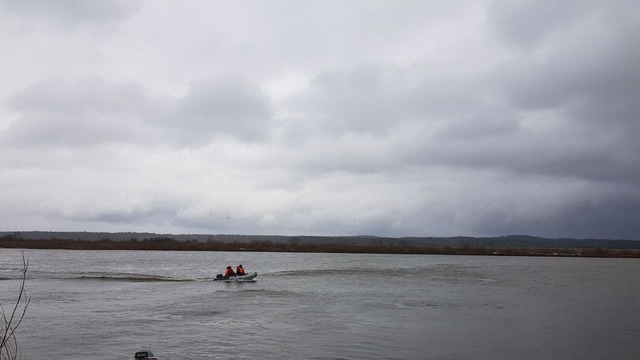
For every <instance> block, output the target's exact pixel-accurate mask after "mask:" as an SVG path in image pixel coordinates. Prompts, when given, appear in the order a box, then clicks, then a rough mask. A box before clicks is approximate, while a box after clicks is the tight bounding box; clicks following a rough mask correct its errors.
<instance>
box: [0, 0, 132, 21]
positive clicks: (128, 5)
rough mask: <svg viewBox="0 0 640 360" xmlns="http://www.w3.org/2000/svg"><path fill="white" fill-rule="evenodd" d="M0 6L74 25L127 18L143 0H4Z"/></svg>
mask: <svg viewBox="0 0 640 360" xmlns="http://www.w3.org/2000/svg"><path fill="white" fill-rule="evenodd" d="M0 7H2V8H4V9H6V10H8V11H10V12H12V13H14V14H16V15H20V16H24V17H26V18H32V19H37V20H41V19H45V20H49V21H54V22H56V24H59V25H63V26H71V25H77V24H83V23H104V22H108V21H114V20H115V21H118V20H123V19H125V18H127V17H128V16H130V15H131V14H132V13H133V12H135V11H136V10H137V9H138V7H139V1H137V0H131V1H129V0H110V1H82V0H59V1H46V0H29V1H11V0H0Z"/></svg>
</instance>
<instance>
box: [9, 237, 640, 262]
mask: <svg viewBox="0 0 640 360" xmlns="http://www.w3.org/2000/svg"><path fill="white" fill-rule="evenodd" d="M0 247H1V248H21V249H68V250H160V251H162V250H164V251H276V252H321V253H372V254H434V255H495V256H572V257H615V258H640V251H639V250H634V249H602V248H580V249H566V248H561V249H560V248H558V249H553V248H538V249H531V248H495V247H492V248H489V247H482V248H474V247H448V246H447V247H429V246H408V245H349V244H297V243H274V242H271V241H252V242H247V243H240V242H197V241H177V240H174V239H170V238H162V237H160V238H153V239H144V240H141V241H140V240H137V239H131V240H127V241H112V240H109V239H103V240H96V241H86V240H70V239H39V240H38V239H34V240H25V239H20V238H16V237H14V236H4V237H2V238H0Z"/></svg>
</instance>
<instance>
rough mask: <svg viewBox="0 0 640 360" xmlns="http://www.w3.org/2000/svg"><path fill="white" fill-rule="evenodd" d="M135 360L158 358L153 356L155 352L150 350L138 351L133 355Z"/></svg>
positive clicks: (156, 359) (155, 359) (154, 359)
mask: <svg viewBox="0 0 640 360" xmlns="http://www.w3.org/2000/svg"><path fill="white" fill-rule="evenodd" d="M133 359H134V360H158V358H157V357H155V356H153V353H152V352H151V351H149V350H142V351H137V352H136V354H135V355H134V356H133Z"/></svg>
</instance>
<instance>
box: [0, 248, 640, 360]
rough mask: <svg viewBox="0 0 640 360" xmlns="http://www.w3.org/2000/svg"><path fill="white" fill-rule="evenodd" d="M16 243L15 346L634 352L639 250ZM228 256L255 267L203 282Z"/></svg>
mask: <svg viewBox="0 0 640 360" xmlns="http://www.w3.org/2000/svg"><path fill="white" fill-rule="evenodd" d="M22 252H24V255H25V257H26V258H28V260H29V269H28V273H27V281H26V290H27V293H28V295H29V296H30V297H31V303H30V304H29V307H28V309H27V313H26V316H25V318H24V321H23V322H22V324H21V325H20V327H19V331H18V333H17V339H18V341H19V344H20V346H21V348H22V353H23V355H24V357H25V358H26V359H30V360H39V359H70V360H73V359H107V360H108V359H114V360H115V359H131V358H133V354H134V352H135V351H137V350H140V349H150V350H151V351H153V352H154V354H155V355H156V356H157V357H158V358H159V359H160V360H170V359H171V360H179V359H456V360H457V359H637V358H638V354H640V340H639V339H640V260H638V259H593V258H558V257H507V256H504V257H502V256H493V257H486V256H432V255H381V254H317V253H313V254H312V253H259V252H177V251H78V250H69V251H67V250H15V249H0V303H1V304H2V305H3V307H4V308H5V311H6V310H7V309H8V308H10V307H11V306H12V305H13V303H14V302H15V296H16V295H17V291H18V288H19V285H20V276H21V272H20V269H21V266H22ZM240 263H241V264H243V265H244V268H245V270H246V271H247V272H253V271H256V272H258V277H257V278H256V279H255V280H256V281H254V282H248V283H225V282H218V281H215V282H214V281H211V279H212V278H213V277H215V274H216V273H221V272H222V270H223V269H224V267H226V266H227V265H232V266H233V267H234V268H235V266H236V265H237V264H240Z"/></svg>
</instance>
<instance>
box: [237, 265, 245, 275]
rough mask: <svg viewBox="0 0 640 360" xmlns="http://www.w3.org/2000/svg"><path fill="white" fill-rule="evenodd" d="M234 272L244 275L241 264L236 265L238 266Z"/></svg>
mask: <svg viewBox="0 0 640 360" xmlns="http://www.w3.org/2000/svg"><path fill="white" fill-rule="evenodd" d="M236 274H238V275H245V273H244V269H243V268H242V266H238V268H237V269H236Z"/></svg>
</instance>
